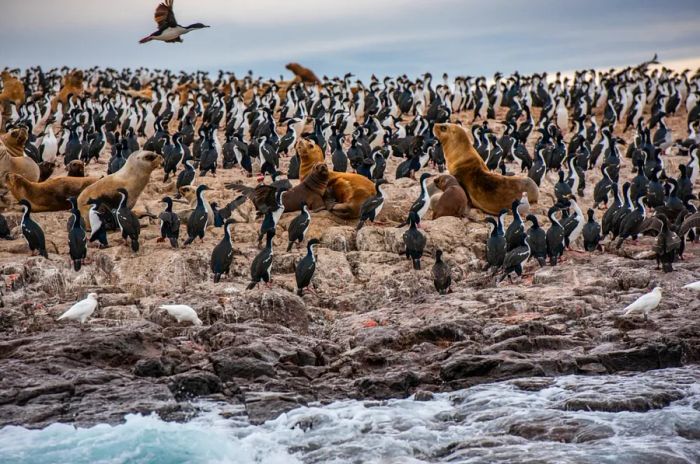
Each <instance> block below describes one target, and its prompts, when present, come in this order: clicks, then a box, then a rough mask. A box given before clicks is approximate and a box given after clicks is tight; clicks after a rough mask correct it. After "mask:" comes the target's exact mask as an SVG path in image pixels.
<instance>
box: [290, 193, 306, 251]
mask: <svg viewBox="0 0 700 464" xmlns="http://www.w3.org/2000/svg"><path fill="white" fill-rule="evenodd" d="M309 224H311V213H310V212H309V207H308V206H307V204H306V202H304V201H302V202H301V211H300V212H299V215H298V216H297V217H295V218H294V219H292V222H290V223H289V228H288V229H287V233H288V234H289V245H287V252H290V251H292V246H293V245H294V244H295V243H297V244H298V245H301V243H302V242H303V241H304V237H305V236H306V232H307V231H308V230H309Z"/></svg>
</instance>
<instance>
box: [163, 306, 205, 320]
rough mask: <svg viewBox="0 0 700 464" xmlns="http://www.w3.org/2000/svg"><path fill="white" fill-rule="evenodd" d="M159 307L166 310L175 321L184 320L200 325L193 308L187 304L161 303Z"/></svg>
mask: <svg viewBox="0 0 700 464" xmlns="http://www.w3.org/2000/svg"><path fill="white" fill-rule="evenodd" d="M160 309H164V310H166V311H167V312H168V314H170V315H171V316H172V317H174V318H175V320H177V322H182V321H185V322H191V323H192V324H194V325H202V321H201V320H200V319H199V316H197V313H196V312H195V310H194V309H192V308H190V307H189V306H187V305H161V307H160Z"/></svg>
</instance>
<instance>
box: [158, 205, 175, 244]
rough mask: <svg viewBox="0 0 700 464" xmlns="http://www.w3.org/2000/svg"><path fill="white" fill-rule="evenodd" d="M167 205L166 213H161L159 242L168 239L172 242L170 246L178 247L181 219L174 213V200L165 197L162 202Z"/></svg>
mask: <svg viewBox="0 0 700 464" xmlns="http://www.w3.org/2000/svg"><path fill="white" fill-rule="evenodd" d="M161 201H162V202H163V203H165V211H163V212H162V213H160V215H159V216H158V218H159V219H160V238H159V239H158V240H157V241H158V242H163V241H165V239H166V238H167V239H168V240H169V241H170V246H172V247H173V248H177V247H178V239H179V238H180V217H179V216H178V215H177V214H175V213H174V212H173V199H172V198H170V197H164V198H163V199H162V200H161Z"/></svg>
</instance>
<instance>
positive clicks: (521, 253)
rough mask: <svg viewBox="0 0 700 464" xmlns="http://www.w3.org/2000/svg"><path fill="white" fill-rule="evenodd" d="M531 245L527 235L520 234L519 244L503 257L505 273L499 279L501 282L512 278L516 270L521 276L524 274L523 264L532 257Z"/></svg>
mask: <svg viewBox="0 0 700 464" xmlns="http://www.w3.org/2000/svg"><path fill="white" fill-rule="evenodd" d="M530 253H531V250H530V245H529V244H528V242H527V239H526V236H525V235H524V234H523V235H522V236H520V243H519V244H518V246H516V247H515V248H513V249H512V250H510V251H509V252H507V253H506V257H505V258H504V259H503V275H502V276H501V278H500V279H499V282H500V281H502V280H503V279H505V278H506V277H508V279H512V278H511V274H512V273H513V272H515V273H516V274H517V275H518V276H519V277H521V276H522V275H523V265H524V264H525V262H526V261H527V260H528V259H529V258H530Z"/></svg>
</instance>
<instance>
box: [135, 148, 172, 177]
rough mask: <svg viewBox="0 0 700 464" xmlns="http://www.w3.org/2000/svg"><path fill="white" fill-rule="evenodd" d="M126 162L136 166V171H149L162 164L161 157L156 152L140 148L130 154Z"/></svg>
mask: <svg viewBox="0 0 700 464" xmlns="http://www.w3.org/2000/svg"><path fill="white" fill-rule="evenodd" d="M126 164H127V165H131V166H136V169H137V170H138V171H141V172H148V173H151V172H152V171H153V170H154V169H156V168H159V167H161V166H162V165H163V157H162V156H160V155H159V154H158V153H155V152H152V151H145V150H142V151H139V152H138V153H134V154H132V155H131V156H130V157H129V159H128V160H127V161H126Z"/></svg>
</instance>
